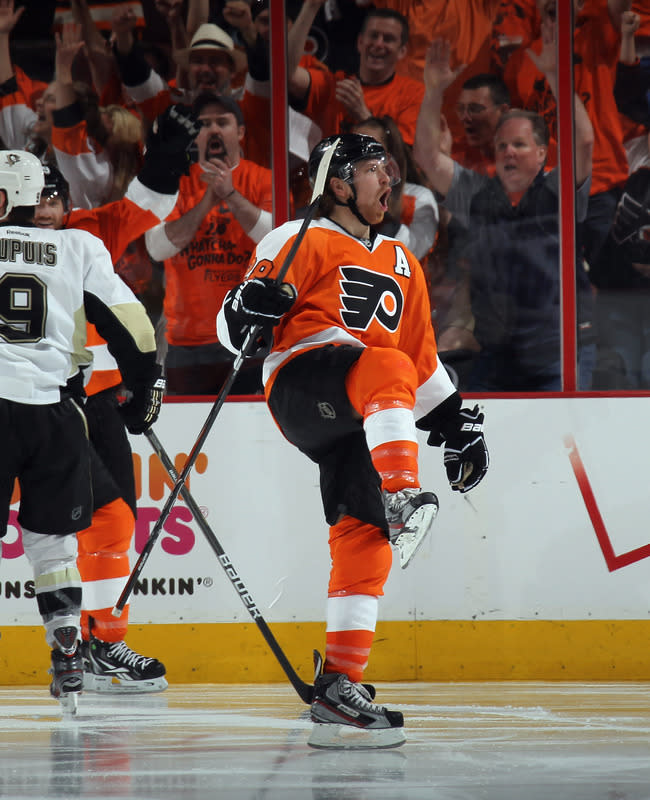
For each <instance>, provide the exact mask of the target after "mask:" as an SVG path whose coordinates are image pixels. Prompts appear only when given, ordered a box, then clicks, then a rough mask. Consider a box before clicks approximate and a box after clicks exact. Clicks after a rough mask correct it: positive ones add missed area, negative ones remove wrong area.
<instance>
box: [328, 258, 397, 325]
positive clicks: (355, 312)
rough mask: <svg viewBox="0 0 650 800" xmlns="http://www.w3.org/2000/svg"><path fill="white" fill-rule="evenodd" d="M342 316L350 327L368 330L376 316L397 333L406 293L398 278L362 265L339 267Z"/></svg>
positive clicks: (382, 323) (380, 321)
mask: <svg viewBox="0 0 650 800" xmlns="http://www.w3.org/2000/svg"><path fill="white" fill-rule="evenodd" d="M339 269H340V272H341V275H342V276H343V278H342V280H341V281H339V285H340V287H341V292H342V294H341V295H340V300H341V305H342V306H343V308H342V309H341V311H340V314H341V319H342V320H343V322H344V324H345V326H346V327H347V328H351V329H353V330H360V331H365V330H367V328H368V326H369V325H370V323H371V322H372V320H373V319H376V320H377V322H379V324H380V325H383V327H384V328H386V330H388V331H390V332H391V333H394V332H395V331H396V330H397V328H398V327H399V322H400V319H401V318H402V309H403V308H404V295H403V294H402V290H401V288H400V285H399V284H398V283H397V281H396V280H395V279H394V278H391V277H390V276H388V275H382V274H381V273H379V272H372V271H371V270H369V269H363V268H362V267H339Z"/></svg>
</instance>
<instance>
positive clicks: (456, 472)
mask: <svg viewBox="0 0 650 800" xmlns="http://www.w3.org/2000/svg"><path fill="white" fill-rule="evenodd" d="M460 403H461V399H460V395H459V394H458V392H456V393H454V394H453V395H452V396H451V397H449V398H447V400H445V401H444V403H442V404H441V405H440V407H439V408H438V409H434V410H433V411H432V412H431V413H430V414H428V415H427V416H426V417H424V418H423V419H421V420H418V422H417V423H416V425H417V427H418V428H420V429H421V430H429V431H431V433H430V434H429V438H428V439H427V444H429V445H432V446H433V447H439V446H440V445H442V444H443V443H444V445H445V451H444V464H445V469H446V471H447V480H448V481H449V484H450V486H451V488H452V490H453V491H455V492H461V493H463V494H464V493H465V492H469V490H470V489H473V488H474V487H475V486H476V485H477V484H478V483H480V482H481V480H483V476H484V475H485V473H486V472H487V470H488V466H489V464H490V456H489V454H488V450H487V447H486V444H485V437H484V436H483V420H484V418H485V416H484V414H483V413H482V412H480V411H479V407H478V406H477V405H476V406H474V408H472V409H470V408H460Z"/></svg>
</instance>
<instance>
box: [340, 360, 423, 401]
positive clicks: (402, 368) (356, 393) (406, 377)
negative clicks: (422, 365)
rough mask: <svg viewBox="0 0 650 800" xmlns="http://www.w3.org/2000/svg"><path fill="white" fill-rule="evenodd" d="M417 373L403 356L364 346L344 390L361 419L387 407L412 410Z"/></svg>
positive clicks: (410, 361) (410, 362)
mask: <svg viewBox="0 0 650 800" xmlns="http://www.w3.org/2000/svg"><path fill="white" fill-rule="evenodd" d="M417 386H418V374H417V370H416V369H415V364H414V363H413V361H412V360H411V359H410V358H409V356H408V355H406V353H403V352H401V351H400V350H396V349H395V348H392V347H367V348H365V350H364V351H363V353H362V354H361V356H360V358H359V359H358V360H357V361H356V362H355V363H354V364H353V366H352V367H351V368H350V370H349V372H348V374H347V377H346V381H345V387H346V390H347V392H348V397H349V398H350V402H351V403H352V405H353V406H354V408H355V409H356V410H357V411H358V412H359V413H361V414H362V415H363V416H364V417H365V416H366V415H367V414H368V413H372V411H373V410H378V409H380V408H385V407H387V406H390V407H393V408H394V407H395V406H400V405H401V406H404V407H407V408H413V405H414V403H415V392H416V390H417Z"/></svg>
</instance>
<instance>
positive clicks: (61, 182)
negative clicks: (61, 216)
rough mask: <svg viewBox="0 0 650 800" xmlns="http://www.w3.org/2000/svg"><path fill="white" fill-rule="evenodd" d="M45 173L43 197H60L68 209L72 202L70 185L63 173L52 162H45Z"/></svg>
mask: <svg viewBox="0 0 650 800" xmlns="http://www.w3.org/2000/svg"><path fill="white" fill-rule="evenodd" d="M43 173H44V175H45V185H44V186H43V191H42V192H41V197H60V198H61V200H62V201H63V208H64V209H65V210H66V211H68V205H69V203H70V187H69V186H68V182H67V180H66V179H65V178H64V177H63V175H62V173H61V172H60V171H59V170H58V169H57V167H55V166H54V165H52V164H43Z"/></svg>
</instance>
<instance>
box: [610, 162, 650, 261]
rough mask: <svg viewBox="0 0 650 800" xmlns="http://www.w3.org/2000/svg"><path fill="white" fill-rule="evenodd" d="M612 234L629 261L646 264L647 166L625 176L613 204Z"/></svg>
mask: <svg viewBox="0 0 650 800" xmlns="http://www.w3.org/2000/svg"><path fill="white" fill-rule="evenodd" d="M612 237H613V239H614V241H615V242H616V243H617V244H619V245H620V246H621V248H622V249H623V252H624V253H625V255H626V257H627V258H629V260H630V261H632V262H634V263H637V264H650V169H648V168H647V167H641V168H640V169H638V170H636V172H633V173H632V174H631V175H630V176H629V178H628V179H627V181H626V183H625V186H624V187H623V194H622V195H621V199H620V200H619V201H618V206H617V208H616V216H615V217H614V226H613V228H612Z"/></svg>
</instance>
